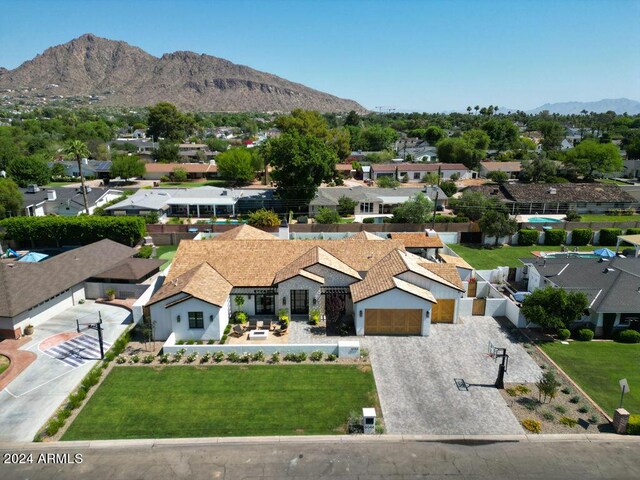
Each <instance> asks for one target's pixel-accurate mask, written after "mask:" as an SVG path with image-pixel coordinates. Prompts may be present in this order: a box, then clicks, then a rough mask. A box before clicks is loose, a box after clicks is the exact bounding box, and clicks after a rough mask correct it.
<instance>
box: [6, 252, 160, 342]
mask: <svg viewBox="0 0 640 480" xmlns="http://www.w3.org/2000/svg"><path fill="white" fill-rule="evenodd" d="M135 253H136V250H135V249H133V248H130V247H127V246H125V245H122V244H120V243H116V242H113V241H111V240H101V241H99V242H95V243H92V244H91V245H86V246H84V247H79V248H75V249H73V250H68V251H66V252H64V253H61V254H59V255H55V256H52V257H49V258H47V259H45V260H43V261H41V262H37V263H26V262H25V263H23V262H17V261H13V260H2V261H0V285H2V286H3V287H2V295H0V337H4V338H18V337H20V335H22V331H23V330H24V328H25V327H26V326H27V325H33V326H38V325H40V324H41V323H42V322H44V321H46V320H48V319H50V318H51V317H52V316H54V315H56V314H58V313H60V312H62V311H64V310H66V309H68V308H70V307H72V306H74V305H77V304H78V303H79V302H80V301H81V300H84V299H85V298H96V297H92V296H91V295H90V293H91V292H89V289H88V288H87V284H86V282H87V281H89V280H90V279H92V280H91V282H92V283H93V282H94V281H98V280H99V282H100V283H103V284H108V285H110V286H112V285H115V286H116V290H117V291H118V292H120V290H122V291H123V292H136V293H137V294H138V296H139V294H140V289H137V290H136V288H135V287H137V285H133V284H131V283H129V282H130V281H134V282H138V281H140V282H142V281H144V280H145V279H147V278H148V276H149V274H153V273H154V272H157V271H158V268H159V265H158V261H157V260H146V259H134V258H132V256H133V255H134V254H135ZM142 262H144V263H142ZM129 263H131V266H129V265H128V264H129ZM103 272H111V273H110V274H109V275H110V276H109V277H108V278H105V277H103V275H102V274H103ZM123 277H127V283H126V284H122V286H118V284H119V282H120V280H121V279H122V278H123ZM91 288H93V291H94V293H95V291H96V289H95V288H94V287H93V286H92V287H91ZM146 288H148V287H147V286H145V287H144V289H143V291H144V290H146ZM119 289H120V290H119ZM126 295H128V294H126ZM122 296H124V295H122ZM73 328H75V325H69V329H73Z"/></svg>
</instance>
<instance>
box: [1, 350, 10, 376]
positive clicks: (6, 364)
mask: <svg viewBox="0 0 640 480" xmlns="http://www.w3.org/2000/svg"><path fill="white" fill-rule="evenodd" d="M10 364H11V361H10V360H9V358H8V357H5V356H4V355H0V375H2V372H4V371H5V370H6V369H7V368H9V365H10Z"/></svg>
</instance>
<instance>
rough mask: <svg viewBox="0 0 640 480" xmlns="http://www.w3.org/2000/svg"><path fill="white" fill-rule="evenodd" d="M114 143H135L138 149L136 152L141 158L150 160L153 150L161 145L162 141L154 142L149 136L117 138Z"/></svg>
mask: <svg viewBox="0 0 640 480" xmlns="http://www.w3.org/2000/svg"><path fill="white" fill-rule="evenodd" d="M113 143H119V144H124V143H128V144H130V145H134V146H135V147H136V149H137V150H136V153H137V154H138V155H140V158H142V159H144V160H148V159H149V158H151V154H152V153H153V151H154V150H156V149H157V148H158V147H159V146H160V143H158V142H153V141H152V140H150V139H148V138H117V139H115V140H114V141H113Z"/></svg>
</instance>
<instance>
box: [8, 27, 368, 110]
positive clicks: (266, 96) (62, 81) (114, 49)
mask: <svg viewBox="0 0 640 480" xmlns="http://www.w3.org/2000/svg"><path fill="white" fill-rule="evenodd" d="M0 89H3V90H5V91H7V90H16V89H20V90H22V92H21V93H22V94H23V95H24V94H25V92H24V90H27V92H26V94H27V96H36V95H42V94H50V95H56V96H89V95H94V96H98V97H104V98H101V100H100V102H99V104H100V105H104V106H127V107H132V106H148V105H153V104H155V103H157V102H159V101H168V102H171V103H174V104H175V105H176V106H178V107H179V108H181V109H183V110H189V111H225V112H238V111H290V110H292V109H294V108H304V109H309V110H320V111H322V112H346V111H350V110H355V111H357V112H366V111H367V110H366V109H365V108H364V107H362V106H361V105H360V104H358V103H357V102H355V101H353V100H348V99H343V98H339V97H336V96H334V95H330V94H327V93H324V92H320V91H318V90H314V89H312V88H309V87H306V86H304V85H302V84H300V83H295V82H292V81H289V80H286V79H284V78H281V77H278V76H276V75H273V74H270V73H267V72H261V71H259V70H255V69H253V68H251V67H248V66H244V65H238V64H235V63H233V62H230V61H229V60H226V59H223V58H219V57H215V56H212V55H207V54H198V53H195V52H191V51H176V52H171V53H165V54H163V55H162V56H160V57H155V56H153V55H151V54H149V53H147V52H145V51H144V50H142V49H141V48H139V47H135V46H132V45H129V44H128V43H126V42H124V41H118V40H110V39H106V38H101V37H98V36H96V35H93V34H90V33H88V34H84V35H82V36H80V37H78V38H74V39H73V40H71V41H69V42H67V43H64V44H61V45H56V46H52V47H49V48H47V49H46V50H45V51H44V52H43V53H41V54H38V55H36V56H35V57H34V58H32V59H31V60H27V61H26V62H24V63H22V64H21V65H20V66H18V67H17V68H15V69H13V70H7V69H2V68H0Z"/></svg>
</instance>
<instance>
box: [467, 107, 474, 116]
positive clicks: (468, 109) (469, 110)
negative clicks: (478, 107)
mask: <svg viewBox="0 0 640 480" xmlns="http://www.w3.org/2000/svg"><path fill="white" fill-rule="evenodd" d="M471 110H473V109H472V108H471V107H470V106H469V107H467V113H468V114H469V115H471Z"/></svg>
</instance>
